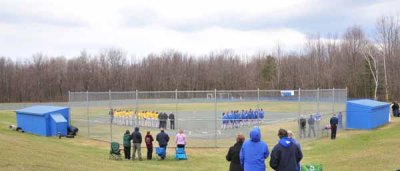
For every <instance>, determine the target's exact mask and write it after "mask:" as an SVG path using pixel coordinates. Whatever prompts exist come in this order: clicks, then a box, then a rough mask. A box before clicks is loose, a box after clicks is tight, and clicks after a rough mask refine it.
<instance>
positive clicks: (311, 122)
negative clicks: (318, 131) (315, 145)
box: [308, 115, 315, 137]
mask: <svg viewBox="0 0 400 171" xmlns="http://www.w3.org/2000/svg"><path fill="white" fill-rule="evenodd" d="M314 124H315V119H314V117H313V115H310V118H308V137H310V134H311V131H312V132H313V135H314V137H315V129H314Z"/></svg>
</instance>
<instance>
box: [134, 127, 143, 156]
mask: <svg viewBox="0 0 400 171" xmlns="http://www.w3.org/2000/svg"><path fill="white" fill-rule="evenodd" d="M132 143H133V153H132V160H135V154H136V151H137V153H138V157H139V160H140V161H141V160H142V149H141V144H142V134H140V132H139V127H135V131H134V132H133V133H132Z"/></svg>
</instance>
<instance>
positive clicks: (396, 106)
mask: <svg viewBox="0 0 400 171" xmlns="http://www.w3.org/2000/svg"><path fill="white" fill-rule="evenodd" d="M392 110H393V116H395V117H399V116H400V115H399V104H397V102H393V105H392Z"/></svg>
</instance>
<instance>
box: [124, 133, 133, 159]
mask: <svg viewBox="0 0 400 171" xmlns="http://www.w3.org/2000/svg"><path fill="white" fill-rule="evenodd" d="M131 139H132V138H131V133H130V132H129V130H126V131H125V134H124V138H123V142H124V155H125V159H127V160H130V159H131Z"/></svg>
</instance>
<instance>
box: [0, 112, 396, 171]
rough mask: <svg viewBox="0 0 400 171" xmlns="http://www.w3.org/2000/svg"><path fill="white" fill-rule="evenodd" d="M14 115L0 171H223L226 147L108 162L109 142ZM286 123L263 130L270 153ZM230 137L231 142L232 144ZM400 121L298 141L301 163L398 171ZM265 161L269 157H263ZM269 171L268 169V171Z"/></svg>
mask: <svg viewBox="0 0 400 171" xmlns="http://www.w3.org/2000/svg"><path fill="white" fill-rule="evenodd" d="M9 124H15V114H14V113H13V112H4V111H3V112H0V170H164V171H165V170H209V171H210V170H228V165H229V163H228V162H226V161H225V155H226V152H227V149H226V148H191V149H188V150H187V153H188V156H189V160H187V161H175V160H173V159H172V154H173V152H172V149H169V151H168V152H167V154H168V155H169V156H168V159H167V160H165V161H156V160H152V161H111V160H108V150H109V147H108V144H107V143H104V142H99V141H94V140H90V139H87V138H84V137H80V136H78V137H76V138H75V139H66V138H63V139H58V138H55V137H39V136H35V135H31V134H23V133H18V132H14V131H10V130H9V129H8V128H7V126H8V125H9ZM289 125H291V124H290V123H277V124H273V125H268V126H263V127H262V134H263V135H262V136H263V137H262V139H263V140H265V141H266V142H267V143H268V144H269V148H270V149H271V148H272V147H273V145H275V144H276V142H277V140H278V139H277V137H276V131H277V129H278V128H280V127H282V128H287V127H290V126H289ZM233 141H234V140H233V139H232V144H233ZM399 143H400V119H398V118H394V119H392V123H390V124H388V125H386V126H383V127H381V128H379V129H377V130H374V131H345V132H340V133H339V134H338V139H337V140H335V141H331V140H329V139H328V138H321V139H315V140H312V141H306V142H302V149H303V153H304V156H305V157H304V160H303V161H302V163H303V164H304V163H310V162H317V163H322V164H323V167H324V170H329V171H330V170H340V171H343V170H344V171H346V170H396V169H400V162H398V156H397V155H398V154H399V153H400V148H398V144H399ZM144 152H145V150H144V151H143V153H144ZM267 161H269V158H268V159H267ZM269 170H271V169H269Z"/></svg>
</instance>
